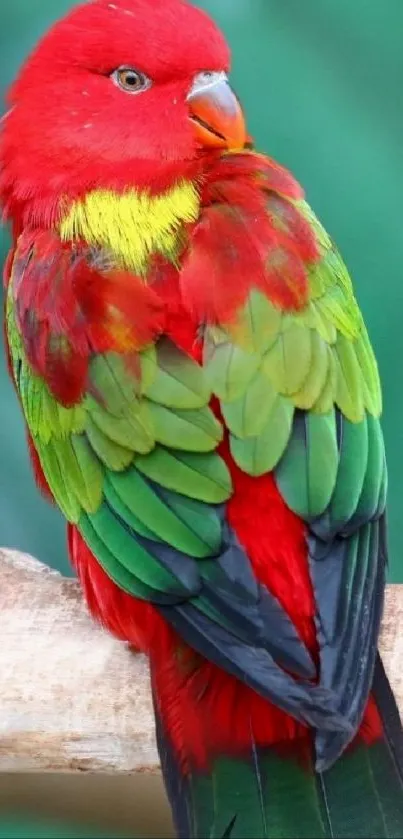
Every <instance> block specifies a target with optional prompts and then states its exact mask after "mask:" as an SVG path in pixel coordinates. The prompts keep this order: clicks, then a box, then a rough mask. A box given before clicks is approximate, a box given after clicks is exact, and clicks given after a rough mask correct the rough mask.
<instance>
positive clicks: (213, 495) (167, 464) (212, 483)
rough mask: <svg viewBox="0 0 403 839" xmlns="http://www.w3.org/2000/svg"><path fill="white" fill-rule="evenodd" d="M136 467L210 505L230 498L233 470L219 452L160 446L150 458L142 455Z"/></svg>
mask: <svg viewBox="0 0 403 839" xmlns="http://www.w3.org/2000/svg"><path fill="white" fill-rule="evenodd" d="M136 467H137V469H139V470H140V471H141V472H143V474H144V475H146V476H147V477H148V478H151V480H153V481H155V482H156V483H158V484H160V485H161V486H163V487H166V488H167V489H172V490H174V491H175V492H179V493H182V494H183V495H187V496H189V497H190V498H196V499H198V500H200V501H205V502H206V503H207V504H220V503H221V502H223V501H227V500H228V498H229V497H230V495H231V493H232V483H231V477H230V474H229V471H228V469H227V467H226V465H225V463H224V461H223V460H222V459H221V458H220V457H219V456H218V455H216V454H191V453H189V454H188V453H187V452H179V451H173V450H170V449H164V448H163V447H162V446H157V447H156V448H155V449H154V451H153V452H151V453H150V454H149V455H147V456H146V457H143V456H141V457H138V458H137V459H136Z"/></svg>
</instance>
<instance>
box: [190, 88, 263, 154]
mask: <svg viewBox="0 0 403 839" xmlns="http://www.w3.org/2000/svg"><path fill="white" fill-rule="evenodd" d="M188 103H189V110H190V119H191V121H192V123H193V128H194V133H195V135H196V138H197V141H198V142H199V143H200V145H201V146H203V147H207V148H216V149H220V148H221V149H229V150H231V151H237V150H240V149H244V148H245V146H246V145H247V144H250V142H251V138H250V137H249V136H248V134H247V132H246V124H245V117H244V115H243V111H242V108H241V105H240V103H239V100H238V98H237V96H236V95H235V93H234V91H233V90H232V88H231V87H230V85H229V83H228V81H227V79H226V78H220V79H218V80H217V81H213V82H212V83H211V84H206V85H205V86H201V87H200V86H197V85H196V86H195V88H194V89H193V90H192V91H191V92H190V93H189V96H188Z"/></svg>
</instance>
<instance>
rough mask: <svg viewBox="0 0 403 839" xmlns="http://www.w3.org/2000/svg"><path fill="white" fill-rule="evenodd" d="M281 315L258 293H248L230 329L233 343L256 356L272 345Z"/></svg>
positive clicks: (254, 291) (278, 310) (279, 324)
mask: <svg viewBox="0 0 403 839" xmlns="http://www.w3.org/2000/svg"><path fill="white" fill-rule="evenodd" d="M281 320H282V313H281V311H280V309H277V308H276V307H275V306H274V305H273V304H272V303H271V302H270V300H269V299H268V298H267V297H266V296H265V295H264V294H262V293H261V292H260V291H256V289H254V290H253V291H251V292H250V294H249V297H248V299H247V301H246V303H245V306H244V307H243V308H242V309H241V311H240V313H239V318H238V321H237V323H236V325H235V328H231V334H233V335H234V340H235V343H238V342H239V344H240V345H241V346H242V347H244V348H246V349H248V350H249V351H251V352H255V353H257V354H258V355H261V354H263V353H264V352H266V351H267V350H268V349H269V347H270V346H271V345H272V344H274V342H275V340H276V338H277V336H278V333H279V330H280V326H281Z"/></svg>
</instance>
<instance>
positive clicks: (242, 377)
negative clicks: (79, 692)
mask: <svg viewBox="0 0 403 839" xmlns="http://www.w3.org/2000/svg"><path fill="white" fill-rule="evenodd" d="M230 72H231V52H230V48H229V46H228V44H227V41H226V38H225V37H224V35H223V34H222V32H221V30H220V29H219V28H218V26H217V25H216V24H215V22H214V21H213V20H212V19H211V18H210V16H209V15H208V14H207V13H206V12H205V11H203V10H201V9H199V8H197V7H195V6H193V5H192V4H191V3H189V2H187V0H114V2H109V0H90V2H86V3H84V4H81V5H78V6H74V7H73V8H72V9H70V11H68V12H67V14H66V15H65V17H63V18H62V19H61V20H58V21H57V22H56V23H54V24H53V26H52V27H51V28H50V29H49V31H48V32H47V33H46V34H45V35H44V36H43V37H42V39H41V40H40V41H39V43H38V44H37V45H36V47H35V48H34V49H33V51H32V52H31V54H30V55H29V56H28V58H27V59H26V60H25V63H24V64H23V66H22V68H21V69H20V71H19V73H18V74H17V77H16V79H15V81H14V82H13V84H12V85H11V87H10V90H9V93H8V99H7V107H8V110H7V111H6V114H5V116H4V117H3V120H2V125H1V137H0V200H1V206H2V212H3V218H4V220H5V222H6V223H7V224H9V229H10V234H11V249H10V252H9V255H8V257H7V259H6V265H5V272H4V287H5V292H4V301H5V302H4V309H5V318H4V323H5V345H6V355H7V360H8V368H9V373H10V376H11V379H12V382H13V384H14V386H15V389H16V392H17V397H18V400H19V405H20V409H21V412H22V416H23V421H24V427H25V430H26V438H27V447H28V452H29V457H30V462H31V464H32V469H33V473H34V476H35V480H36V483H37V485H38V487H39V490H40V491H41V492H42V494H43V495H44V496H45V497H46V498H47V499H48V500H49V501H50V502H51V503H53V504H55V505H56V506H57V507H58V508H59V510H60V511H61V513H62V515H63V516H64V518H65V519H66V525H67V545H68V553H69V557H70V560H71V563H72V569H73V571H74V572H75V573H76V575H77V577H78V579H79V581H80V584H81V586H82V589H83V592H84V596H85V600H86V603H87V604H88V609H89V612H90V613H91V614H92V616H93V617H94V618H95V620H97V621H99V622H100V623H101V624H102V626H103V627H104V628H106V629H107V630H108V631H109V632H111V633H112V634H113V635H114V636H115V637H117V638H118V639H120V640H121V641H122V642H125V643H126V644H127V645H128V646H129V648H130V649H131V650H133V652H135V651H141V652H143V653H145V654H146V655H147V656H148V659H149V664H150V681H151V690H152V699H153V706H154V711H155V732H156V739H157V744H158V749H159V755H160V761H161V768H162V773H163V778H164V783H165V787H166V791H167V795H168V798H169V801H170V805H171V809H172V814H173V821H174V825H175V830H176V833H177V835H178V836H179V837H200V838H202V837H222V838H223V837H227V838H228V837H231V839H242V837H244V839H246V837H249V838H250V839H252V837H271V839H286V838H287V837H288V839H302V837H307V838H308V837H332V839H334V838H335V837H336V838H337V837H340V838H341V837H346V839H348V837H372V838H375V839H377V838H378V837H402V836H403V738H402V728H401V723H400V718H399V712H398V709H397V705H396V702H395V699H394V696H393V693H392V690H391V687H390V685H389V681H388V678H387V676H386V673H385V670H384V667H383V665H382V662H381V659H380V656H379V653H378V640H379V634H380V624H381V618H382V610H383V603H384V590H385V580H386V574H387V562H388V549H387V533H386V502H387V468H386V459H385V446H384V440H383V435H382V429H381V414H382V394H381V385H380V378H379V372H378V367H377V362H376V359H375V355H374V351H373V349H372V345H371V343H370V339H369V337H368V333H367V329H366V326H365V324H364V319H363V316H362V313H361V310H360V308H359V305H358V302H357V300H356V297H355V294H354V290H353V285H352V280H351V278H350V274H349V271H348V269H347V267H346V265H345V263H344V262H343V259H342V257H341V255H340V253H339V252H338V249H337V246H336V245H335V244H334V242H333V240H332V239H331V237H330V236H329V235H328V233H327V232H326V230H325V229H324V228H323V226H322V225H321V223H320V221H319V220H318V218H317V216H316V215H315V213H314V211H313V209H311V207H310V205H309V204H308V202H307V200H306V198H305V192H304V190H303V188H302V187H301V186H300V184H299V183H298V182H297V180H296V179H295V178H294V176H293V175H292V174H291V173H290V172H289V171H288V169H286V168H285V167H284V166H283V165H282V164H280V163H279V162H277V161H275V160H274V159H272V158H271V157H269V156H268V155H266V154H263V153H260V152H259V151H258V150H257V148H256V145H255V142H254V141H253V139H252V137H251V136H250V134H249V133H248V129H247V119H246V116H245V111H244V109H243V107H242V105H241V102H240V99H239V98H238V96H237V95H236V93H235V92H234V90H233V87H232V85H231V83H230Z"/></svg>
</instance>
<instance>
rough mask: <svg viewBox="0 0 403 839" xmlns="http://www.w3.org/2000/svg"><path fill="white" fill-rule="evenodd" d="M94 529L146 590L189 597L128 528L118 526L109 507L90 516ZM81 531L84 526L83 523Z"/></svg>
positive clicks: (182, 587)
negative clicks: (147, 587)
mask: <svg viewBox="0 0 403 839" xmlns="http://www.w3.org/2000/svg"><path fill="white" fill-rule="evenodd" d="M89 520H90V522H91V525H92V527H93V528H94V530H95V532H96V534H97V535H98V536H99V538H100V539H101V541H102V542H103V543H104V545H105V546H106V547H107V549H108V551H110V553H111V554H112V555H113V556H114V557H116V559H117V560H118V561H119V563H120V564H121V565H123V567H124V568H126V570H127V571H129V572H130V573H133V571H135V574H136V577H137V578H138V579H139V580H140V582H141V583H143V584H144V585H146V586H149V587H150V588H152V589H155V590H156V591H161V592H167V593H170V594H175V595H186V594H187V593H188V592H187V589H185V587H184V586H182V585H181V583H180V582H179V580H177V578H176V577H174V575H173V574H171V573H170V572H169V571H167V570H166V569H165V568H164V567H163V566H162V565H161V564H160V563H159V562H158V560H156V559H154V557H153V556H152V554H150V553H149V551H147V550H146V549H145V548H143V547H142V546H141V545H140V544H139V543H138V542H137V541H136V540H135V539H133V538H132V536H131V535H130V533H129V532H128V531H127V528H126V527H125V526H124V525H123V524H120V523H119V520H118V519H117V518H116V517H115V516H114V514H113V512H112V511H111V510H109V508H108V507H107V506H106V505H102V507H100V508H99V510H97V512H96V513H94V514H93V515H91V516H89ZM80 529H81V523H80Z"/></svg>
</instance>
